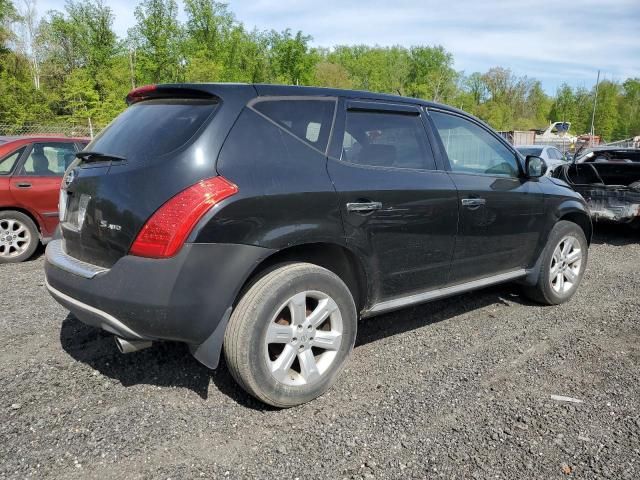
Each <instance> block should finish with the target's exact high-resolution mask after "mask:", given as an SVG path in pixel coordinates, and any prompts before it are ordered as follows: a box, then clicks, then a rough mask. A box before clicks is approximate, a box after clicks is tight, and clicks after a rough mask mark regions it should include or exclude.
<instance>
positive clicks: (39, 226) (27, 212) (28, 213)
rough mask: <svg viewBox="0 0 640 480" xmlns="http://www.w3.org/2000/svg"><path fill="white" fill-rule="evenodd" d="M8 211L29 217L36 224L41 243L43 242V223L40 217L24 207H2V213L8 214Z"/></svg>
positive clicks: (0, 208)
mask: <svg viewBox="0 0 640 480" xmlns="http://www.w3.org/2000/svg"><path fill="white" fill-rule="evenodd" d="M8 211H13V212H20V213H22V214H24V215H26V216H27V217H29V218H30V219H31V221H32V222H33V223H34V224H35V226H36V228H37V229H38V233H39V234H40V241H42V223H41V221H40V218H39V217H38V215H36V214H34V213H33V212H32V211H30V210H28V209H26V208H22V207H13V206H9V205H5V206H2V207H0V212H8Z"/></svg>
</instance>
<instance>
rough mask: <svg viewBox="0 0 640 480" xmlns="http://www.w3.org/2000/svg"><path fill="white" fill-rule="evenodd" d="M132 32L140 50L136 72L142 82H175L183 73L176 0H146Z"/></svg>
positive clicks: (135, 47) (136, 15) (140, 8)
mask: <svg viewBox="0 0 640 480" xmlns="http://www.w3.org/2000/svg"><path fill="white" fill-rule="evenodd" d="M134 15H135V18H136V20H137V24H136V26H135V27H133V28H132V29H131V30H130V32H129V42H130V44H131V45H132V46H133V48H134V49H135V50H136V59H137V61H136V65H135V68H136V76H137V77H138V78H139V80H140V82H142V83H161V82H175V81H177V80H178V79H179V77H180V76H181V69H182V66H183V65H182V62H181V60H182V58H181V53H182V52H181V47H182V45H181V35H182V32H181V28H180V24H179V23H178V18H177V16H178V4H177V3H176V1H175V0H143V1H142V2H141V3H140V4H139V5H138V6H137V7H136V9H135V13H134Z"/></svg>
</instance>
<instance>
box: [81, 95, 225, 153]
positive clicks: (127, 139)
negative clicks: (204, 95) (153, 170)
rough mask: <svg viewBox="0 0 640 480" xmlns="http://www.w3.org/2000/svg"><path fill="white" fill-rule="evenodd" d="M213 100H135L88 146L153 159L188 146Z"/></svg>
mask: <svg viewBox="0 0 640 480" xmlns="http://www.w3.org/2000/svg"><path fill="white" fill-rule="evenodd" d="M216 107H217V103H215V102H212V101H211V100H195V99H157V100H146V101H143V102H139V103H135V104H133V105H132V106H130V107H129V108H127V109H126V110H125V111H124V112H122V113H121V114H120V115H119V116H118V117H117V118H116V119H115V120H114V121H113V122H112V123H111V124H109V126H108V127H107V128H106V129H104V130H103V131H102V132H101V133H100V134H99V135H98V136H97V137H96V138H95V139H94V140H93V141H92V142H91V143H90V144H89V145H87V147H86V148H85V150H87V151H95V152H100V153H104V154H109V155H118V156H122V157H125V158H126V159H127V160H129V161H132V160H136V159H154V158H157V157H160V156H162V155H164V154H167V153H170V152H172V151H174V150H177V149H178V148H180V147H181V146H183V145H185V144H186V143H187V142H188V141H189V140H190V139H191V138H192V137H193V136H194V135H195V134H196V132H197V131H198V130H199V129H200V127H202V126H203V125H204V123H205V122H206V121H207V119H208V118H209V117H210V116H211V115H212V114H213V112H214V111H215V109H216Z"/></svg>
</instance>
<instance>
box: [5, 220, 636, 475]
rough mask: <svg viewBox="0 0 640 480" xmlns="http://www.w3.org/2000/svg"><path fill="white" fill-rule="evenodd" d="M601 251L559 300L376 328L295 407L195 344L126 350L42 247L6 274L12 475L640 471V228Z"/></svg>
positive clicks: (475, 306) (365, 326) (480, 297)
mask: <svg viewBox="0 0 640 480" xmlns="http://www.w3.org/2000/svg"><path fill="white" fill-rule="evenodd" d="M589 260H590V262H589V267H588V270H587V274H586V277H585V279H584V282H583V284H582V288H581V289H580V290H579V292H578V294H577V295H576V297H574V299H573V300H572V301H571V302H570V303H569V304H567V305H563V306H560V307H540V306H537V305H532V304H531V303H528V302H527V301H525V300H524V299H523V298H522V297H521V296H519V292H518V288H517V287H516V286H513V285H506V286H500V287H495V288H491V289H487V290H483V291H480V292H476V293H472V294H467V295H464V296H462V297H457V298H453V299H449V300H445V301H439V302H436V303H432V304H427V305H424V306H421V307H417V308H413V309H407V310H403V311H400V312H397V313H394V314H390V315H385V316H382V317H377V318H374V319H370V320H368V321H363V322H361V324H360V330H359V334H358V342H357V346H356V349H355V352H354V355H353V358H352V360H351V363H350V365H349V366H348V368H347V370H346V371H345V372H344V373H343V375H342V377H341V378H340V380H339V381H338V383H337V384H336V385H335V387H334V388H333V389H332V390H331V391H330V392H329V393H328V394H326V395H325V396H323V397H321V398H320V399H318V400H316V401H314V402H312V403H310V404H307V405H303V406H301V407H298V408H293V409H290V410H282V411H280V410H274V409H269V408H265V407H263V406H262V405H261V404H259V403H258V402H256V401H254V400H252V399H251V398H249V397H248V396H247V395H246V394H244V393H243V392H242V391H241V390H240V389H239V388H237V387H236V386H235V384H234V382H233V380H232V379H231V377H230V375H229V374H228V372H227V370H226V368H225V367H224V366H222V367H221V368H219V369H218V370H217V371H215V372H211V371H209V370H207V369H206V368H204V367H202V366H200V365H199V364H198V363H197V362H196V361H195V360H193V359H192V358H191V357H190V356H189V355H188V353H187V350H186V348H184V347H183V346H181V345H177V344H161V345H155V346H154V347H153V348H151V349H148V350H144V351H141V352H138V353H135V354H130V355H127V356H124V355H121V354H119V353H118V352H117V350H116V347H115V345H114V342H113V340H112V338H111V337H110V336H108V335H106V334H103V333H102V332H100V331H98V330H95V329H92V328H89V327H86V326H84V325H83V324H81V323H80V322H78V321H77V320H75V319H74V318H73V317H70V316H68V315H67V312H66V311H65V310H64V309H62V308H61V307H60V306H58V305H57V304H56V303H55V302H54V301H53V300H52V299H51V298H50V297H49V295H48V294H47V293H46V292H45V289H44V286H43V280H44V277H43V272H42V265H43V259H42V257H40V258H37V259H35V260H33V261H31V262H28V263H25V264H21V265H3V266H0V307H1V310H0V314H1V326H2V328H1V330H0V400H1V402H0V409H1V410H0V478H25V477H37V478H125V477H126V478H194V477H195V478H200V477H205V478H245V477H259V478H291V479H293V478H296V477H299V478H300V479H303V478H420V479H422V478H539V479H553V478H614V479H637V478H640V387H639V380H640V314H639V312H640V309H639V307H640V268H639V267H640V234H639V233H637V232H631V231H627V230H625V229H623V228H613V227H609V228H607V229H604V230H602V229H601V230H600V231H599V232H598V233H597V235H596V237H595V239H594V244H593V245H592V248H591V253H590V259H589ZM552 395H564V396H568V397H573V398H575V399H579V400H581V401H582V403H572V402H566V401H559V400H554V399H552V397H551V396H552Z"/></svg>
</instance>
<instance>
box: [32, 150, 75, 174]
mask: <svg viewBox="0 0 640 480" xmlns="http://www.w3.org/2000/svg"><path fill="white" fill-rule="evenodd" d="M75 153H76V149H75V146H74V144H73V143H35V144H34V145H33V148H32V149H31V153H30V154H29V156H28V157H27V160H26V161H25V162H24V165H23V167H22V174H23V175H33V176H45V177H51V176H60V175H62V174H63V173H64V171H65V170H66V169H67V167H68V166H69V164H70V163H71V162H73V159H74V158H75Z"/></svg>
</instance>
